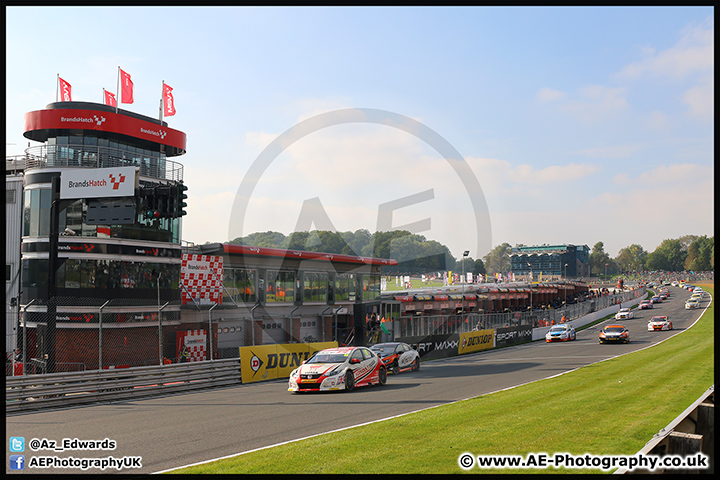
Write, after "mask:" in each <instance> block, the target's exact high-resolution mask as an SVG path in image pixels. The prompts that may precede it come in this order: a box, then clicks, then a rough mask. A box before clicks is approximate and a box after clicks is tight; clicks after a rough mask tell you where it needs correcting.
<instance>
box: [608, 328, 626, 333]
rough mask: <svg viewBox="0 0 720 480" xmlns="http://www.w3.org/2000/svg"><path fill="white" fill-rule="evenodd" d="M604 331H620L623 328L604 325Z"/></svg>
mask: <svg viewBox="0 0 720 480" xmlns="http://www.w3.org/2000/svg"><path fill="white" fill-rule="evenodd" d="M605 331H606V332H613V333H621V332H622V331H623V329H622V328H621V327H605Z"/></svg>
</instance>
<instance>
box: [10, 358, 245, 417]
mask: <svg viewBox="0 0 720 480" xmlns="http://www.w3.org/2000/svg"><path fill="white" fill-rule="evenodd" d="M241 378H242V377H241V373H240V359H239V358H231V359H225V360H212V361H205V362H188V363H177V364H171V365H154V366H148V367H133V368H123V369H113V370H92V371H85V372H71V373H63V374H57V373H55V374H44V375H23V376H19V377H6V378H5V412H6V413H12V412H26V411H34V410H39V409H42V408H46V407H47V408H49V407H68V406H75V405H86V404H91V403H97V402H110V401H117V400H134V399H138V398H145V397H151V396H157V395H164V394H169V393H179V392H188V391H192V390H198V389H203V388H213V387H221V386H229V385H239V384H241V383H242V381H241Z"/></svg>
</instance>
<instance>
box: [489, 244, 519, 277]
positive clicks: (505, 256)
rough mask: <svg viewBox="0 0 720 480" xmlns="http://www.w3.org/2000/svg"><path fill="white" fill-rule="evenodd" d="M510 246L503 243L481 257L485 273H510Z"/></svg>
mask: <svg viewBox="0 0 720 480" xmlns="http://www.w3.org/2000/svg"><path fill="white" fill-rule="evenodd" d="M511 253H512V246H511V245H510V244H509V243H503V244H501V245H498V246H497V247H495V248H493V249H492V250H491V251H490V253H488V254H487V255H485V256H484V257H483V261H484V262H485V270H486V271H487V273H503V274H504V273H507V272H509V271H510V254H511Z"/></svg>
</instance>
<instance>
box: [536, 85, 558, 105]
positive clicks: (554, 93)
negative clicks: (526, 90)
mask: <svg viewBox="0 0 720 480" xmlns="http://www.w3.org/2000/svg"><path fill="white" fill-rule="evenodd" d="M563 98H565V92H561V91H559V90H553V89H552V88H547V87H543V88H541V89H540V90H539V91H538V93H537V94H536V95H535V100H537V101H538V102H540V103H549V102H555V101H557V100H561V99H563Z"/></svg>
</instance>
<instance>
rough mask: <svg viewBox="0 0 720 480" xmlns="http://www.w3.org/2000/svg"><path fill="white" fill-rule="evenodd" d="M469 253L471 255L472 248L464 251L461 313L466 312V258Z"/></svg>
mask: <svg viewBox="0 0 720 480" xmlns="http://www.w3.org/2000/svg"><path fill="white" fill-rule="evenodd" d="M468 255H470V250H465V251H464V252H463V259H462V272H463V278H462V281H463V288H462V300H461V303H460V305H461V307H460V313H461V314H464V313H465V259H466V258H467V256H468Z"/></svg>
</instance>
